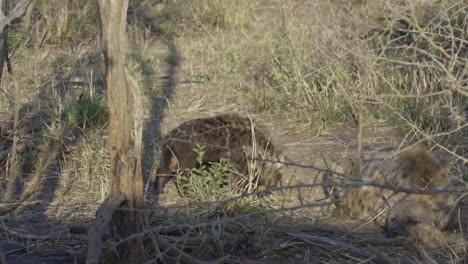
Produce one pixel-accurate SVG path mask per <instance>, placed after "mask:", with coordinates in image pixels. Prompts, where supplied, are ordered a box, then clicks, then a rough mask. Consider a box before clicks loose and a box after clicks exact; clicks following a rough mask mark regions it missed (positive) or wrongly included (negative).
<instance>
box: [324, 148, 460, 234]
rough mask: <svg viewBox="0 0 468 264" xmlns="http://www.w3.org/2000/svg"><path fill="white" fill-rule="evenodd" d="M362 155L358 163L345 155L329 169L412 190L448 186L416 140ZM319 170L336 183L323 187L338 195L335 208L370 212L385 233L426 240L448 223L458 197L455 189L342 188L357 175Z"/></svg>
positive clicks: (341, 211) (442, 172)
mask: <svg viewBox="0 0 468 264" xmlns="http://www.w3.org/2000/svg"><path fill="white" fill-rule="evenodd" d="M362 156H363V158H362V160H361V161H360V164H359V163H358V159H357V158H347V159H343V160H339V161H336V162H335V163H333V164H332V166H331V168H330V169H331V171H333V172H338V173H341V174H345V175H349V176H350V177H353V178H358V179H359V180H363V181H373V182H380V183H384V184H388V185H392V186H397V187H404V188H411V189H414V190H429V189H434V188H447V187H450V181H449V178H448V174H447V171H446V170H445V169H443V168H441V166H440V165H439V163H438V162H437V161H436V159H435V158H434V157H433V156H432V154H431V153H430V152H429V151H427V150H426V149H425V148H424V147H421V146H416V147H413V148H411V149H410V150H408V151H404V152H401V153H396V150H395V149H382V150H378V151H372V152H366V153H363V155H362ZM358 166H360V169H359V168H358ZM323 176H324V181H325V182H328V183H333V184H335V186H333V187H331V188H326V193H329V194H331V195H332V198H333V199H336V200H338V202H337V204H336V206H337V207H336V210H337V211H336V213H338V214H345V215H348V216H350V217H352V218H359V219H371V218H374V219H375V220H376V221H377V223H378V224H379V225H380V226H382V227H384V229H385V233H386V235H387V236H389V237H392V236H396V235H406V236H410V237H413V238H416V239H417V240H419V241H421V242H423V243H426V242H429V240H430V239H431V234H433V233H434V232H435V231H438V230H440V229H443V228H445V227H446V226H447V224H448V223H449V220H450V218H451V215H452V211H453V209H454V207H455V203H456V202H455V197H454V195H453V194H450V193H447V192H439V193H435V194H409V193H404V192H395V191H392V190H389V189H385V188H381V187H374V186H361V187H357V188H353V189H346V186H345V185H346V184H352V183H355V181H352V180H349V179H346V177H345V176H343V175H339V174H335V173H324V174H323Z"/></svg>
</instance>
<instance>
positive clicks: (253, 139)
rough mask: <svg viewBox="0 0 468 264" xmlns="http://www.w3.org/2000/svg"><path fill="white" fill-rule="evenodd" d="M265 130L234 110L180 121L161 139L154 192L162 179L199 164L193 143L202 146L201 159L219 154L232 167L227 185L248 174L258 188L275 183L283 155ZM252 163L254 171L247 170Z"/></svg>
mask: <svg viewBox="0 0 468 264" xmlns="http://www.w3.org/2000/svg"><path fill="white" fill-rule="evenodd" d="M266 131H267V130H266V129H265V127H263V126H261V125H259V124H256V123H255V122H253V120H251V119H250V118H248V117H242V116H239V115H237V114H224V115H218V116H214V117H208V118H199V119H193V120H190V121H187V122H185V123H182V124H181V125H179V126H178V127H176V128H174V129H173V130H172V131H170V132H169V133H168V134H167V135H166V136H165V138H164V139H163V140H162V143H161V162H160V166H159V168H158V170H157V178H156V189H157V192H158V194H162V193H163V191H164V186H165V184H166V182H167V181H168V180H170V179H171V178H173V177H174V176H176V175H177V174H176V173H175V172H176V171H178V170H186V169H192V168H196V167H197V166H199V164H198V161H197V154H196V153H195V152H194V151H193V149H194V148H195V147H196V145H197V144H199V145H204V146H206V148H205V149H204V152H205V154H204V156H203V162H204V163H206V164H210V163H212V162H218V161H220V159H221V158H223V159H226V160H228V161H229V163H230V164H231V165H232V167H233V170H232V172H231V173H229V176H228V184H229V185H231V186H238V185H239V183H241V182H246V180H248V178H249V176H248V175H254V176H253V177H252V179H251V180H252V182H253V183H254V184H255V186H258V187H259V189H263V188H267V187H269V186H276V185H277V184H278V182H279V181H280V179H281V177H282V172H281V170H282V165H283V164H282V162H284V160H285V158H286V157H285V156H284V155H283V153H282V152H281V151H279V150H277V149H276V148H275V146H274V145H273V143H272V142H271V138H270V136H269V135H268V133H267V132H266ZM252 159H255V161H251V160H252ZM249 160H250V161H249ZM261 160H273V161H277V162H266V161H265V162H262V161H261ZM252 163H255V172H252V171H250V172H249V168H250V169H252V167H253V166H252V165H251V164H252ZM249 164H250V165H249ZM249 166H250V167H249Z"/></svg>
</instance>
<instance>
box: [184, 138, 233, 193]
mask: <svg viewBox="0 0 468 264" xmlns="http://www.w3.org/2000/svg"><path fill="white" fill-rule="evenodd" d="M205 148H206V146H204V145H199V144H197V145H196V147H195V148H194V149H193V151H194V152H195V153H196V154H197V162H198V166H197V167H196V168H192V169H190V170H185V171H179V172H178V176H177V178H176V179H177V186H178V187H179V191H180V192H181V193H182V194H183V195H184V196H186V197H190V198H193V199H195V200H198V201H210V200H217V199H220V198H222V197H224V196H225V194H226V184H227V182H228V180H227V176H228V174H229V172H230V170H231V167H232V166H231V165H230V164H229V162H228V161H227V160H226V159H223V158H221V159H220V160H219V161H218V162H211V163H208V164H207V163H205V162H204V161H203V157H204V156H205Z"/></svg>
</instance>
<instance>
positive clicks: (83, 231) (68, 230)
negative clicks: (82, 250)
mask: <svg viewBox="0 0 468 264" xmlns="http://www.w3.org/2000/svg"><path fill="white" fill-rule="evenodd" d="M2 229H3V230H4V231H5V232H6V233H8V234H9V235H10V236H13V237H17V238H21V239H31V240H48V239H54V240H56V239H61V238H63V239H69V238H70V236H76V237H78V236H81V235H87V234H88V228H87V227H84V226H64V227H61V228H58V229H56V230H51V231H49V232H48V233H47V234H46V235H37V234H28V233H24V232H21V231H18V230H15V229H11V228H7V227H6V226H2Z"/></svg>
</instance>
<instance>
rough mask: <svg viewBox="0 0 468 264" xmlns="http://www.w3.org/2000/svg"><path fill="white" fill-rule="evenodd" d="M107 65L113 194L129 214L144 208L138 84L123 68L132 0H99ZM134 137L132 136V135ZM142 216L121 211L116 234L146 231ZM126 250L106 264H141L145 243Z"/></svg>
mask: <svg viewBox="0 0 468 264" xmlns="http://www.w3.org/2000/svg"><path fill="white" fill-rule="evenodd" d="M99 8H100V13H101V21H102V34H103V40H104V56H105V60H106V84H107V96H108V104H109V116H110V120H109V148H110V163H111V164H110V166H111V167H110V173H109V182H110V187H111V192H112V193H115V192H122V193H124V194H125V195H126V197H127V201H126V202H125V203H124V206H126V207H127V209H139V208H141V207H142V206H143V180H142V175H141V143H142V132H141V131H142V125H141V118H142V117H141V112H142V111H141V102H140V101H141V100H140V96H139V91H138V85H137V83H136V82H135V81H134V80H133V79H132V78H131V76H130V74H129V73H128V72H127V71H126V69H125V68H124V61H125V44H126V39H125V28H126V19H127V8H128V0H99ZM132 131H133V133H132ZM141 227H142V222H141V215H140V213H139V212H137V211H132V210H125V211H117V212H116V213H115V214H114V217H113V219H112V223H111V227H110V228H111V232H110V233H111V234H113V235H114V236H115V237H114V240H117V237H120V238H125V237H127V236H129V235H131V234H135V233H138V232H140V231H141ZM136 240H138V241H135V240H132V241H130V242H126V243H124V244H121V245H120V246H119V247H118V248H117V253H118V255H119V256H118V257H117V256H116V255H115V254H114V253H113V251H112V250H109V251H107V253H106V256H105V258H104V260H105V261H106V262H107V263H116V262H121V263H141V262H142V253H143V252H142V250H141V249H142V246H141V239H136Z"/></svg>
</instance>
